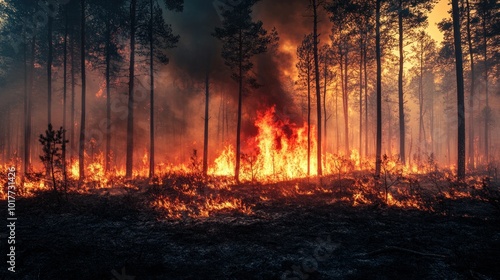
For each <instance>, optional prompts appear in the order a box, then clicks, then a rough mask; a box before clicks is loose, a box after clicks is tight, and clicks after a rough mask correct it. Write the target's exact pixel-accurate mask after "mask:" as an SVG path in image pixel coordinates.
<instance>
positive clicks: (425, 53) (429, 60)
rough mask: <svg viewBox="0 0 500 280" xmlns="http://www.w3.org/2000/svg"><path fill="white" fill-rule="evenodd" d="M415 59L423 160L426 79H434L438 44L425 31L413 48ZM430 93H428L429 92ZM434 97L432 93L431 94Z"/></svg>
mask: <svg viewBox="0 0 500 280" xmlns="http://www.w3.org/2000/svg"><path fill="white" fill-rule="evenodd" d="M412 52H413V54H414V59H415V60H416V64H415V67H414V68H413V69H412V70H414V72H415V77H417V79H418V86H417V87H418V91H417V99H418V112H419V125H418V146H417V160H418V162H419V163H420V160H421V152H422V151H421V148H422V147H421V146H422V144H423V143H424V142H425V126H424V105H425V102H424V98H425V97H424V78H427V79H430V78H433V77H432V66H433V63H434V61H435V58H436V57H435V53H436V42H435V41H434V40H433V39H432V38H431V37H430V36H429V35H428V34H427V33H425V31H421V32H420V33H419V34H418V35H417V42H416V45H414V46H413V47H412ZM427 92H428V91H427ZM431 95H432V93H431Z"/></svg>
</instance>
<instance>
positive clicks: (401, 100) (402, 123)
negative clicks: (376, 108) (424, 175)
mask: <svg viewBox="0 0 500 280" xmlns="http://www.w3.org/2000/svg"><path fill="white" fill-rule="evenodd" d="M398 31H399V32H398V34H399V75H398V98H399V157H400V159H401V162H402V163H403V164H405V163H406V155H405V135H406V132H405V114H404V95H403V67H404V65H403V63H404V62H403V61H404V57H403V55H404V53H403V52H404V50H403V1H402V0H399V6H398Z"/></svg>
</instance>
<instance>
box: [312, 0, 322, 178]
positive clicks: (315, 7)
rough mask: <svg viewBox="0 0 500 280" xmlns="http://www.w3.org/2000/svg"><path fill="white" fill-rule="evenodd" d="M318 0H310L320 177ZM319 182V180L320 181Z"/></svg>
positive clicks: (319, 171)
mask: <svg viewBox="0 0 500 280" xmlns="http://www.w3.org/2000/svg"><path fill="white" fill-rule="evenodd" d="M318 6H319V1H318V0H312V7H313V14H314V28H313V29H314V32H313V34H314V40H313V52H314V70H315V73H316V75H315V77H316V111H317V121H318V127H317V139H318V140H317V143H318V144H317V164H318V177H320V178H321V176H322V175H323V165H322V163H321V162H322V161H321V89H320V87H319V58H318V44H319V40H318V38H319V35H318ZM320 182H321V181H320Z"/></svg>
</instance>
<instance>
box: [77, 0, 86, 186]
mask: <svg viewBox="0 0 500 280" xmlns="http://www.w3.org/2000/svg"><path fill="white" fill-rule="evenodd" d="M81 6H82V7H81V9H82V11H81V26H80V28H81V34H80V35H81V42H80V44H81V45H80V52H81V53H80V60H81V62H80V63H81V65H80V67H81V72H82V73H81V74H82V114H81V120H80V148H79V150H78V166H79V171H80V181H83V179H84V178H85V165H84V164H85V95H86V84H85V83H86V81H85V0H81Z"/></svg>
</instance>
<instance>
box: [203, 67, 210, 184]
mask: <svg viewBox="0 0 500 280" xmlns="http://www.w3.org/2000/svg"><path fill="white" fill-rule="evenodd" d="M209 69H210V68H209V66H208V62H207V73H206V76H205V130H204V135H203V137H204V139H203V175H204V176H207V173H208V120H209V116H208V113H209V104H210V77H209V71H210V70H209Z"/></svg>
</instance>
